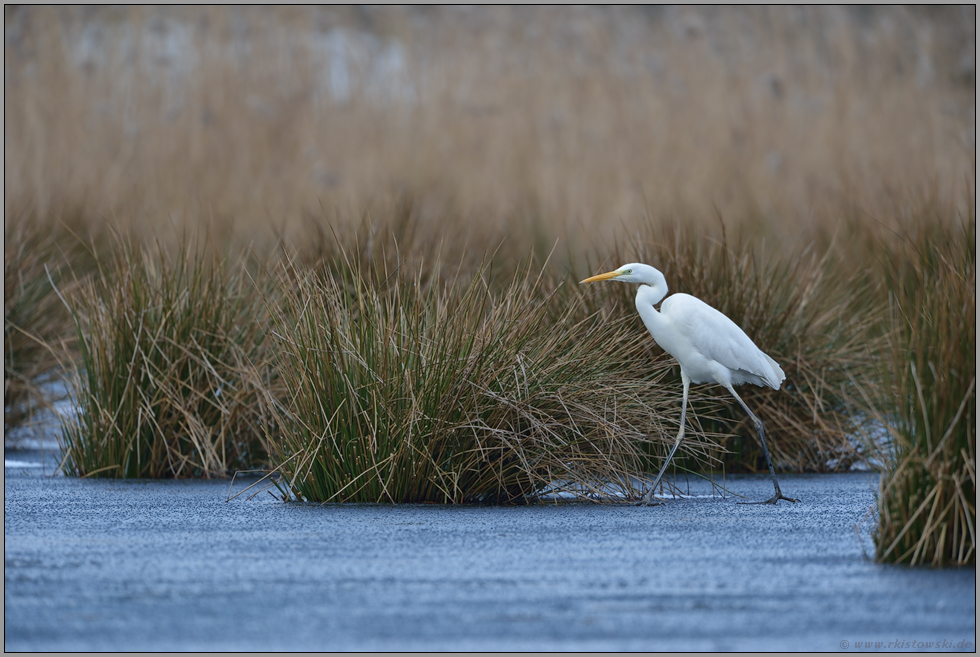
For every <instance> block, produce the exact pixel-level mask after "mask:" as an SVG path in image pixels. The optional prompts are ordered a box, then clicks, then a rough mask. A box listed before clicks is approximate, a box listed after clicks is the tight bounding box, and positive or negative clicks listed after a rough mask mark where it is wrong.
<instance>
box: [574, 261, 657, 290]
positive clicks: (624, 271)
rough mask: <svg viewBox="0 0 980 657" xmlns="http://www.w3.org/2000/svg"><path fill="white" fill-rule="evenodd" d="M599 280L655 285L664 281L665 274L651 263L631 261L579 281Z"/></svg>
mask: <svg viewBox="0 0 980 657" xmlns="http://www.w3.org/2000/svg"><path fill="white" fill-rule="evenodd" d="M597 281H619V282H621V283H644V284H646V285H651V286H655V285H657V284H658V283H661V282H663V281H664V275H663V274H661V273H660V272H659V271H657V270H656V269H654V268H653V267H651V266H650V265H644V264H643V263H642V262H631V263H630V264H628V265H623V266H622V267H620V268H619V269H617V270H616V271H611V272H607V273H605V274H599V275H598V276H592V277H591V278H586V279H585V280H584V281H579V283H595V282H597ZM664 285H665V287H666V283H664Z"/></svg>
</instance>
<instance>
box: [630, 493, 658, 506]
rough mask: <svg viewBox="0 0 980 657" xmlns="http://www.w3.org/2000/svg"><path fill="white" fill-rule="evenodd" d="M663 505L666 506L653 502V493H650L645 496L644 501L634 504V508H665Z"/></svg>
mask: <svg viewBox="0 0 980 657" xmlns="http://www.w3.org/2000/svg"><path fill="white" fill-rule="evenodd" d="M663 505H664V503H663V502H654V501H653V491H650V492H649V493H647V494H646V495H644V496H643V499H642V500H640V501H639V502H634V503H633V506H663Z"/></svg>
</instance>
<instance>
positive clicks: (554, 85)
mask: <svg viewBox="0 0 980 657" xmlns="http://www.w3.org/2000/svg"><path fill="white" fill-rule="evenodd" d="M5 18H6V20H5V26H6V33H5V82H4V85H5V92H6V93H5V100H4V103H5V108H4V109H5V148H4V155H5V173H4V176H5V178H4V185H5V211H7V212H8V214H9V211H10V210H11V209H16V210H23V209H24V208H28V209H31V210H36V211H37V212H39V213H40V214H42V215H44V214H47V213H48V212H51V211H52V210H53V209H62V208H65V207H71V208H74V209H76V210H78V211H80V212H82V213H83V214H85V215H86V216H90V217H92V218H93V220H96V218H98V217H102V216H105V217H115V218H116V219H118V220H120V221H123V222H127V223H132V224H134V225H135V227H136V228H139V229H142V230H148V231H152V230H153V229H154V228H155V226H154V225H153V222H154V221H159V220H160V219H163V220H164V221H174V222H178V223H180V222H197V221H199V220H200V219H199V218H200V217H210V218H211V220H212V221H213V222H214V223H216V224H220V225H222V226H226V225H231V226H233V228H230V229H229V230H231V231H232V232H233V233H236V234H240V235H242V236H244V239H245V241H247V242H252V241H254V240H255V239H259V238H267V237H269V233H271V232H272V231H273V229H284V230H288V229H290V228H294V227H297V226H299V225H301V223H302V222H301V218H302V217H303V216H304V214H305V213H307V212H312V213H313V214H315V215H319V214H320V212H321V208H327V209H328V210H329V211H330V212H334V211H335V210H337V209H339V210H340V212H339V214H340V215H341V216H345V217H347V218H349V219H352V220H355V221H356V220H358V219H359V217H360V216H362V214H363V213H364V212H365V211H366V210H369V209H370V208H371V207H372V204H373V203H374V202H375V201H376V200H377V199H378V198H379V197H382V196H383V195H385V194H388V193H402V192H404V191H406V190H408V191H410V192H411V193H412V194H413V195H414V196H415V198H416V199H418V201H419V206H420V211H421V213H422V214H423V215H425V216H429V215H433V216H439V215H445V214H447V213H448V214H450V215H452V216H453V217H454V220H455V221H458V222H462V223H464V224H465V226H466V228H465V230H468V231H471V232H473V233H474V237H475V239H477V240H479V239H481V235H482V233H483V232H484V231H486V230H488V229H494V228H495V227H500V226H504V227H505V229H506V231H507V232H509V233H511V234H520V235H521V236H524V235H526V236H528V237H529V238H531V239H537V240H540V241H541V242H543V243H544V244H545V245H547V247H550V244H551V243H552V242H553V241H554V239H555V238H556V237H561V238H563V239H568V240H569V241H570V247H571V249H572V250H573V251H576V250H581V249H582V248H585V247H586V246H588V245H589V244H593V243H595V240H597V239H607V238H611V237H612V236H613V235H614V234H615V231H616V230H617V229H619V228H620V227H621V226H622V225H625V226H626V227H627V228H628V227H629V226H630V225H631V224H632V222H634V221H635V220H637V219H639V218H642V217H643V216H644V215H645V214H646V211H647V209H648V208H649V207H650V206H651V205H652V206H653V208H654V209H655V210H656V211H657V212H658V213H659V212H662V213H670V214H673V215H674V216H676V217H679V218H683V219H684V220H695V219H696V218H697V217H709V218H710V217H712V216H713V210H712V207H713V206H717V207H718V209H719V210H720V211H721V212H722V214H723V215H724V216H725V217H727V218H729V220H737V221H741V220H743V219H752V220H755V221H761V222H763V223H765V224H767V225H768V226H769V229H770V230H773V231H775V232H776V233H778V234H780V235H782V236H787V235H788V236H790V237H792V236H795V235H797V234H798V232H799V229H800V227H805V226H807V225H808V224H810V223H813V222H817V223H820V222H823V221H825V220H827V219H833V218H836V216H837V215H838V214H839V212H840V211H841V208H843V207H848V208H852V207H859V208H864V209H869V208H874V207H875V206H876V204H877V203H878V201H879V197H880V195H881V194H882V192H883V191H888V190H901V189H905V188H915V187H919V186H922V185H923V184H930V185H931V184H933V183H935V184H937V185H939V186H940V187H941V188H942V189H943V190H945V191H949V190H951V189H952V188H954V187H956V186H958V185H961V183H962V176H963V174H964V172H965V171H966V170H967V164H968V160H969V154H970V152H972V150H973V149H974V145H975V132H974V131H973V122H974V114H975V110H974V109H973V106H974V86H973V78H974V76H975V51H974V40H975V39H974V32H973V31H972V30H973V26H974V25H975V10H973V9H971V8H968V7H967V8H936V9H918V8H905V7H890V8H841V7H813V8H811V7H808V8H803V7H781V8H683V7H680V8H671V7H665V8H656V7H655V8H633V7H628V8H566V9H562V8H547V9H544V8H493V7H490V8H470V9H456V8H445V9H438V10H425V9H411V8H404V9H402V8H390V9H345V8H238V9H232V8H171V9H166V8H157V9H152V8H103V9H80V8H60V9H59V8H40V7H39V8H18V9H7V10H6V15H5ZM147 224H149V225H147Z"/></svg>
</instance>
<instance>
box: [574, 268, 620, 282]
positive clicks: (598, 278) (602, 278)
mask: <svg viewBox="0 0 980 657" xmlns="http://www.w3.org/2000/svg"><path fill="white" fill-rule="evenodd" d="M617 276H619V272H618V271H610V272H606V273H605V274H599V275H598V276H593V277H591V278H586V279H585V280H584V281H579V285H581V284H582V283H595V282H596V281H608V280H610V279H612V278H616V277H617Z"/></svg>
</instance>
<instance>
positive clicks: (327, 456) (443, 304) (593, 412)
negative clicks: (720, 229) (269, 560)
mask: <svg viewBox="0 0 980 657" xmlns="http://www.w3.org/2000/svg"><path fill="white" fill-rule="evenodd" d="M437 269H438V271H437V273H435V274H434V276H436V277H437V278H442V277H448V278H453V277H455V276H457V275H458V273H457V272H454V270H452V269H448V268H447V269H441V268H438V267H437ZM488 278H490V272H489V271H488V270H486V269H484V270H482V271H480V272H479V273H478V274H477V275H475V276H472V277H470V278H469V279H468V280H465V282H464V284H463V285H452V284H447V285H424V284H423V283H422V281H421V280H420V275H419V273H418V270H416V269H414V268H413V267H411V266H409V265H403V266H402V267H401V268H399V269H398V270H397V271H392V272H387V273H386V275H384V276H381V275H378V273H375V274H369V273H366V272H363V271H362V270H361V269H360V268H359V267H358V266H356V265H355V266H352V267H350V268H349V269H348V270H347V271H346V272H344V273H341V274H340V275H334V276H324V275H316V274H312V275H306V276H303V277H301V278H299V279H298V280H297V279H295V278H294V277H293V276H291V275H290V276H287V277H284V278H282V279H281V283H280V285H281V287H280V295H281V298H282V305H281V306H280V307H279V310H278V311H277V314H276V326H277V330H276V332H275V333H274V334H273V340H274V341H275V343H276V346H275V349H274V352H275V353H276V354H278V357H279V358H278V371H279V376H280V378H281V381H282V382H283V384H284V387H285V393H284V395H283V397H282V399H283V400H284V401H283V403H282V406H281V409H280V413H279V415H278V417H279V419H280V427H279V431H280V436H281V439H280V440H279V441H278V442H277V443H276V446H277V454H276V456H277V458H278V460H279V462H281V463H282V466H281V468H280V471H281V472H282V473H283V475H284V481H285V482H288V488H289V490H290V492H291V493H292V494H293V495H294V496H295V497H296V498H298V499H302V500H309V501H331V502H340V501H370V502H498V503H522V502H527V501H530V500H533V499H534V498H535V497H536V495H538V494H540V493H541V492H542V491H545V490H547V491H549V492H552V493H554V492H556V491H558V490H566V491H570V492H573V493H574V494H577V495H581V496H583V497H589V498H591V499H595V498H596V497H606V496H608V495H609V494H610V486H619V487H620V489H619V490H618V491H616V493H620V492H622V493H625V494H627V495H632V494H635V492H636V491H635V486H636V483H637V481H636V480H635V479H634V476H635V475H636V474H637V473H640V472H643V471H644V470H645V469H646V462H647V460H648V459H647V456H646V452H647V451H649V448H646V449H645V446H646V445H647V444H649V443H659V442H661V441H662V437H661V434H662V432H663V431H664V430H663V428H662V426H661V419H660V418H661V415H660V413H661V411H662V410H663V409H664V407H665V406H673V405H676V404H677V403H678V399H677V395H676V393H674V394H672V393H670V392H668V391H665V390H663V389H661V388H659V387H658V385H657V384H658V382H659V378H658V377H657V376H656V372H657V371H658V370H659V371H660V372H661V373H662V374H663V373H665V372H666V369H667V368H666V364H665V363H664V362H663V361H662V360H661V361H659V362H653V363H648V362H642V363H637V362H634V361H632V360H631V358H630V357H631V356H632V355H635V353H636V352H637V351H638V350H642V349H643V346H642V342H641V341H640V340H638V339H637V338H638V336H637V335H636V334H635V332H633V331H632V330H630V329H629V327H625V326H624V323H623V322H622V321H612V322H607V321H600V319H599V317H598V316H597V315H596V313H595V312H590V311H589V309H588V305H587V304H586V300H585V298H584V297H583V296H581V295H580V294H579V293H578V292H577V291H576V292H574V293H572V292H563V290H567V286H566V287H559V286H557V285H555V282H554V281H552V280H548V278H547V277H546V276H544V275H543V274H539V275H535V274H534V273H533V272H532V271H530V270H528V269H525V270H524V271H522V272H520V273H519V274H518V275H516V276H515V277H514V278H513V279H512V281H511V283H510V284H509V285H507V286H505V287H504V289H503V291H502V292H493V291H492V290H491V286H489V285H488V284H487V279H488ZM376 280H383V281H384V284H383V285H380V286H378V285H375V284H374V283H372V281H376Z"/></svg>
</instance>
